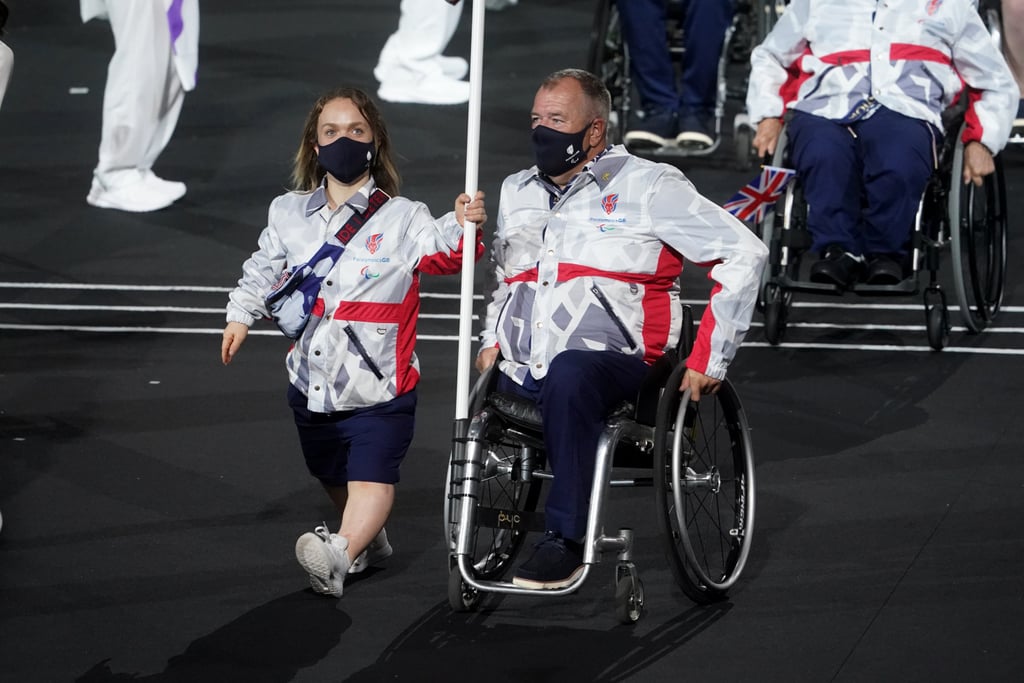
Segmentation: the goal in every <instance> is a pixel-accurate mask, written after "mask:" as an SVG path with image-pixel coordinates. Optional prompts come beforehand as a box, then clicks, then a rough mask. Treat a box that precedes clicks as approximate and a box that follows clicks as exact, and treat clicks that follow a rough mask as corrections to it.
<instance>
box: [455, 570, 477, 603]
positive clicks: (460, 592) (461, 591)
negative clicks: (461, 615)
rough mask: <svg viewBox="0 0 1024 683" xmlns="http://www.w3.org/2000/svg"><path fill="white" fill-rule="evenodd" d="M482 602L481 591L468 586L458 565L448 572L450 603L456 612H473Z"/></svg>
mask: <svg viewBox="0 0 1024 683" xmlns="http://www.w3.org/2000/svg"><path fill="white" fill-rule="evenodd" d="M479 604H480V591H478V590H476V589H475V588H472V587H470V586H467V585H466V584H465V582H463V580H462V574H461V573H459V568H458V567H452V569H451V572H450V573H449V574H448V605H449V606H450V607H451V608H452V610H454V611H456V612H472V611H474V610H475V609H476V607H477V605H479Z"/></svg>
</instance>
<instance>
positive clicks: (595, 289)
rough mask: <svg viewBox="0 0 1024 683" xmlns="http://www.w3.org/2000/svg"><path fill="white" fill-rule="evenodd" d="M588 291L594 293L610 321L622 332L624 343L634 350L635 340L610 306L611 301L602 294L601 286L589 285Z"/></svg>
mask: <svg viewBox="0 0 1024 683" xmlns="http://www.w3.org/2000/svg"><path fill="white" fill-rule="evenodd" d="M590 291H591V292H593V293H594V296H595V297H597V300H598V301H599V302H600V304H601V308H603V309H604V310H605V312H606V313H607V314H608V317H609V318H611V319H612V322H613V323H615V326H616V327H618V328H619V332H621V333H622V336H623V337H624V338H625V340H626V343H627V344H629V348H630V350H633V351H635V350H636V341H635V340H634V339H633V335H631V334H630V333H629V329H628V328H627V327H626V324H625V323H624V322H622V318H620V317H619V316H618V314H617V313H616V312H615V309H614V308H612V302H610V301H608V297H606V296H605V295H604V292H602V291H601V288H600V287H598V286H597V285H591V286H590Z"/></svg>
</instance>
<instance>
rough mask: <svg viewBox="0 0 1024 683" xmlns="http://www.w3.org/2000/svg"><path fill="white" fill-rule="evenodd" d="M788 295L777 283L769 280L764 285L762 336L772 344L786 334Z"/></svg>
mask: <svg viewBox="0 0 1024 683" xmlns="http://www.w3.org/2000/svg"><path fill="white" fill-rule="evenodd" d="M790 297H791V295H790V294H789V293H787V292H784V291H782V287H779V286H778V285H777V284H774V283H771V282H769V283H768V284H766V285H765V286H764V295H763V296H762V300H763V301H764V338H765V339H766V340H767V341H768V343H769V344H771V345H772V346H777V345H778V344H780V343H781V342H782V339H783V338H784V337H785V336H786V318H787V317H788V315H789V300H790Z"/></svg>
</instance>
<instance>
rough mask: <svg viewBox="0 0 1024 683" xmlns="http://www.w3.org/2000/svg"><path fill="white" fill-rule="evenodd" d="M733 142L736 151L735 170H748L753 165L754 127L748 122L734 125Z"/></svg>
mask: <svg viewBox="0 0 1024 683" xmlns="http://www.w3.org/2000/svg"><path fill="white" fill-rule="evenodd" d="M733 144H734V145H735V151H736V170H738V171H749V170H750V168H751V166H753V165H754V156H755V154H754V151H753V150H754V129H753V128H751V127H750V125H749V124H744V125H740V126H736V127H735V132H734V134H733Z"/></svg>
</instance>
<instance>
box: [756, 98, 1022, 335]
mask: <svg viewBox="0 0 1024 683" xmlns="http://www.w3.org/2000/svg"><path fill="white" fill-rule="evenodd" d="M943 118H944V130H945V136H944V139H943V144H942V148H941V150H940V151H939V157H938V165H937V167H936V169H935V171H934V172H933V173H932V176H931V178H930V179H929V181H928V184H927V186H926V188H925V190H924V193H923V196H922V197H921V200H920V202H919V205H918V211H917V214H916V216H915V219H914V225H913V230H912V232H911V233H910V237H909V242H908V245H907V246H908V252H909V263H908V264H907V267H906V268H905V273H907V274H906V276H905V278H904V279H903V281H901V282H899V283H898V284H893V285H869V284H865V283H857V284H854V285H852V286H851V287H849V288H847V289H846V290H845V291H852V292H853V293H855V294H859V295H879V296H886V295H889V296H891V295H904V296H913V295H917V294H923V303H924V313H925V329H926V332H927V336H928V344H929V346H931V348H932V349H934V350H936V351H939V350H942V349H943V348H944V347H945V346H946V345H947V343H948V341H949V334H950V329H951V328H950V323H949V313H948V306H947V299H946V291H945V290H944V289H943V288H942V286H941V284H940V277H939V273H940V266H943V265H946V264H948V267H949V268H950V269H951V270H952V284H953V290H954V293H955V296H956V300H957V304H958V305H959V308H960V314H961V318H962V320H963V323H964V326H965V328H966V330H967V332H968V333H971V334H976V333H978V332H980V331H981V330H983V329H984V328H985V327H986V326H987V325H989V324H990V323H991V322H992V321H993V320H994V319H995V317H996V315H997V314H998V312H999V308H1000V306H1001V304H1002V300H1003V290H1004V286H1005V277H1006V224H1007V211H1006V184H1005V176H1004V174H1003V165H1002V160H1001V158H1000V157H999V156H998V155H997V156H996V157H995V172H994V173H992V174H990V175H989V176H987V177H986V178H985V180H984V183H983V185H982V186H981V187H976V186H974V185H973V184H971V183H967V184H964V183H963V180H962V177H963V163H964V143H963V142H962V141H961V134H962V132H963V129H964V109H963V107H961V108H959V109H951V110H949V111H947V112H946V113H945V115H944V117H943ZM785 136H786V128H785V127H784V128H783V131H782V136H781V137H780V139H779V142H778V145H777V148H776V151H775V156H774V159H773V164H774V165H776V166H786V164H787V158H786V149H785V148H786V140H785ZM807 212H808V205H807V202H806V200H805V199H804V196H803V188H802V184H801V182H800V178H799V176H795V177H794V178H793V179H792V180H790V182H789V184H788V185H787V186H786V190H785V194H784V195H783V197H782V198H781V199H780V200H779V201H778V202H777V203H776V205H775V208H774V210H770V211H768V212H767V213H766V215H765V218H764V220H763V221H762V222H761V223H760V224H759V225H758V226H757V231H758V234H759V235H760V237H761V239H762V241H763V242H764V243H765V244H766V245H767V246H768V249H769V256H768V266H767V267H766V268H765V270H764V273H763V275H762V280H761V291H760V296H759V297H758V309H759V310H760V311H761V312H762V313H763V316H764V336H765V339H766V340H767V341H768V342H769V343H770V344H772V345H777V344H779V343H780V342H782V340H783V338H784V336H785V332H786V325H787V322H788V319H789V311H790V309H791V307H792V302H793V294H794V292H808V293H813V294H842V293H843V291H844V290H842V289H840V288H839V287H837V286H836V285H833V284H822V283H815V282H811V281H810V280H809V277H807V276H805V275H806V273H805V269H804V268H803V263H802V262H803V260H804V258H803V257H804V255H805V254H806V253H807V251H808V249H809V248H810V246H811V236H810V233H809V232H808V230H807ZM908 227H909V226H908ZM945 252H949V255H948V258H946V257H945ZM946 282H947V283H948V280H947V281H946Z"/></svg>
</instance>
